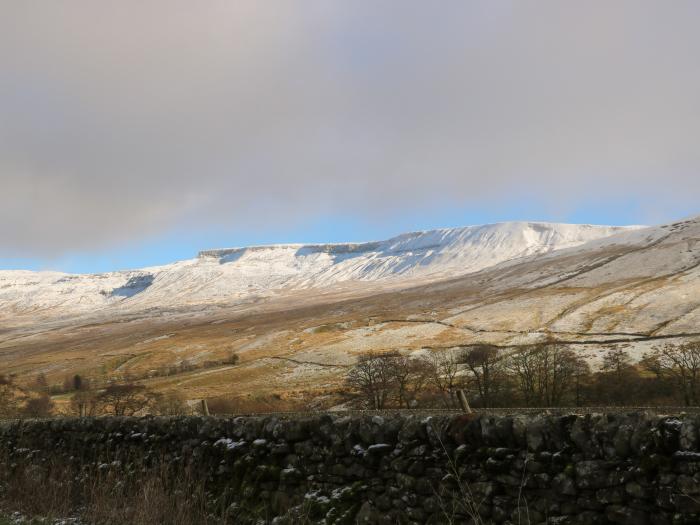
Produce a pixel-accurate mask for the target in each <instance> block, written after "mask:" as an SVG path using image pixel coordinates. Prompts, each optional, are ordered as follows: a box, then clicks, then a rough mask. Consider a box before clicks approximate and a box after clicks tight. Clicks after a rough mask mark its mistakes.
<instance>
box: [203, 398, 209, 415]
mask: <svg viewBox="0 0 700 525" xmlns="http://www.w3.org/2000/svg"><path fill="white" fill-rule="evenodd" d="M202 414H204V415H205V416H208V415H209V405H207V400H206V399H202Z"/></svg>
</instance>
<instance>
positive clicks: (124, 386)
mask: <svg viewBox="0 0 700 525" xmlns="http://www.w3.org/2000/svg"><path fill="white" fill-rule="evenodd" d="M63 386H64V388H65V389H66V390H68V391H70V392H72V393H73V395H72V397H71V399H70V402H69V403H68V404H67V405H64V406H63V407H61V410H60V413H59V410H58V409H57V406H56V404H55V403H54V401H53V400H52V398H51V393H52V388H51V387H50V386H49V384H48V382H47V380H46V377H45V376H44V374H39V375H38V376H36V378H35V379H34V381H33V382H32V383H30V384H28V385H25V384H20V383H19V382H18V381H16V378H15V377H14V376H8V375H0V418H23V417H27V418H42V417H50V416H54V415H67V416H68V415H72V416H100V415H113V416H134V415H141V414H146V413H147V414H155V415H178V414H186V413H188V412H189V411H190V409H189V407H188V406H187V404H186V402H185V400H184V398H183V397H181V396H180V395H178V394H174V393H171V394H163V393H159V392H153V391H151V390H149V389H148V388H147V387H146V386H144V385H142V384H139V383H136V382H134V381H131V380H128V379H127V380H121V381H112V382H110V383H108V384H106V385H101V386H97V385H95V384H94V382H91V381H89V380H88V379H87V378H84V377H83V376H81V375H79V374H76V375H74V376H72V377H71V378H70V380H68V379H67V380H65V381H64V385H63Z"/></svg>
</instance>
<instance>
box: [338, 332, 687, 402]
mask: <svg viewBox="0 0 700 525" xmlns="http://www.w3.org/2000/svg"><path fill="white" fill-rule="evenodd" d="M344 389H345V395H346V396H347V398H348V401H349V403H350V404H351V405H353V406H357V407H363V408H373V409H383V408H414V407H424V408H430V407H443V408H457V407H458V400H457V391H458V390H464V391H465V393H466V394H467V396H468V399H469V402H470V404H471V405H472V406H474V407H482V408H497V407H566V406H572V407H575V406H630V405H637V406H640V405H650V406H656V405H686V406H697V405H698V404H700V342H699V341H692V342H688V343H684V344H673V343H667V344H664V345H661V346H657V347H655V348H654V349H653V350H652V351H651V352H649V353H647V354H646V355H644V356H643V358H642V359H641V360H640V361H638V362H636V363H635V362H633V361H632V359H631V357H630V355H629V354H628V353H627V352H626V351H625V349H624V348H619V347H613V346H611V347H609V348H607V349H606V351H605V352H604V354H603V355H602V359H600V363H599V364H596V365H594V366H591V364H590V362H589V361H588V360H586V359H584V358H583V357H582V356H581V354H580V353H578V352H576V351H574V350H572V349H571V348H569V347H567V346H566V345H563V344H560V343H557V342H555V341H546V342H542V343H537V344H531V345H525V346H518V347H513V348H500V347H496V346H494V345H488V344H475V345H469V346H464V347H459V348H455V349H452V350H445V351H439V352H425V353H423V354H422V355H418V356H407V355H402V354H400V353H398V352H387V353H374V352H370V353H367V354H363V355H361V356H359V357H358V358H357V361H356V363H355V364H354V365H353V366H352V367H351V368H350V369H349V371H348V373H347V375H346V378H345V387H344Z"/></svg>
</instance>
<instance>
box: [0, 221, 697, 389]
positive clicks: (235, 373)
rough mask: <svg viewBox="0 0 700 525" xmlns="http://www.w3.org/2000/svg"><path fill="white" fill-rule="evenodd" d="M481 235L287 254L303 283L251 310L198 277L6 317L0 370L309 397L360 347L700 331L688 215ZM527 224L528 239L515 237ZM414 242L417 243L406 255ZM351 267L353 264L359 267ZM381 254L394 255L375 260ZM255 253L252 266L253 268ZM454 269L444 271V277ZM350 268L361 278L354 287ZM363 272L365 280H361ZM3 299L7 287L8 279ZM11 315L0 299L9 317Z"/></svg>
mask: <svg viewBox="0 0 700 525" xmlns="http://www.w3.org/2000/svg"><path fill="white" fill-rule="evenodd" d="M484 228H486V230H481V233H480V235H481V237H477V236H476V233H475V231H478V229H473V230H471V231H469V229H463V230H461V232H460V234H457V233H454V232H455V230H445V232H453V234H452V235H451V236H445V238H450V239H457V238H459V239H460V240H459V242H457V241H455V243H454V244H452V245H450V244H449V243H445V245H444V246H443V248H442V249H441V250H439V251H437V250H435V248H430V246H432V245H434V242H433V241H432V240H431V239H430V237H433V238H436V237H437V238H439V235H440V234H439V233H435V232H431V233H430V234H427V233H426V234H410V235H412V237H410V239H411V240H410V242H409V241H407V242H409V243H410V245H411V249H410V250H406V251H403V250H404V249H403V248H401V243H400V242H399V241H397V240H392V241H393V243H392V242H391V241H386V243H379V246H378V245H376V244H375V245H371V246H367V245H359V246H357V245H343V246H344V247H343V248H338V245H330V246H322V247H305V249H304V251H303V253H302V255H300V256H299V257H301V258H302V260H305V261H311V259H307V257H311V258H314V259H315V262H314V264H313V267H314V269H315V273H314V275H315V277H314V279H315V280H314V281H309V280H308V279H309V278H308V277H304V278H302V277H301V276H302V275H304V276H308V275H309V272H306V273H304V272H301V271H297V272H296V273H294V274H293V275H287V277H279V280H278V281H275V282H276V283H285V286H287V287H288V288H287V289H286V290H285V291H284V292H283V293H282V292H280V288H279V287H277V286H278V284H275V285H274V286H273V285H269V287H268V288H266V290H268V291H269V292H270V293H269V295H267V296H266V297H265V299H264V300H258V301H257V302H254V303H253V302H252V301H250V300H249V299H248V300H242V301H236V300H229V299H230V296H226V295H225V294H222V296H221V297H223V298H225V300H222V301H220V302H218V303H214V304H209V305H204V306H202V303H201V302H197V301H200V299H199V298H200V297H204V295H200V294H203V293H204V291H205V290H207V286H205V285H201V284H200V285H199V287H198V286H192V287H191V294H190V297H192V298H195V299H196V300H193V301H192V304H193V306H190V307H183V306H181V307H180V308H176V309H170V310H168V309H163V310H157V309H151V310H144V311H142V312H139V311H138V310H137V309H136V307H134V309H133V310H126V309H125V308H122V309H120V308H119V307H118V306H116V304H111V303H108V305H107V306H108V307H109V308H113V310H112V311H114V312H115V313H123V315H122V316H121V317H120V316H116V315H115V316H111V315H108V316H105V315H104V314H105V313H107V312H109V311H110V310H107V309H103V310H100V311H99V312H98V313H96V314H93V315H92V316H87V315H84V316H80V317H75V318H73V319H65V318H64V319H54V320H48V321H47V322H44V323H33V324H32V323H29V322H27V321H26V320H25V321H23V322H22V323H20V324H17V325H16V326H15V327H14V328H11V327H10V325H9V323H3V325H4V326H6V327H8V328H5V330H4V331H3V333H2V334H1V335H0V341H1V342H0V367H2V368H4V369H6V370H10V371H15V372H18V373H20V374H30V373H37V372H38V371H43V372H45V373H46V374H47V375H49V377H50V378H51V377H55V378H60V377H63V375H65V374H67V373H73V372H81V373H86V374H88V375H89V374H105V375H107V376H110V375H119V374H124V373H127V372H129V373H132V374H134V375H136V376H138V377H147V376H149V375H152V374H153V371H155V370H157V369H158V368H159V367H163V366H168V365H173V364H175V365H176V364H178V363H181V362H182V361H183V360H188V361H189V362H192V363H193V364H196V365H197V366H198V367H199V368H197V369H196V370H191V371H187V372H184V373H181V374H176V375H172V376H167V377H150V378H149V379H145V381H146V383H147V384H149V385H150V386H152V387H153V388H156V389H158V390H162V391H169V390H178V391H182V392H185V393H186V395H187V396H188V397H190V398H198V397H205V396H216V395H223V394H231V393H232V394H234V395H237V396H265V395H272V394H273V393H274V394H279V393H282V394H283V395H284V396H288V397H292V398H294V397H297V398H305V397H306V398H308V397H309V396H317V395H319V394H324V393H327V392H332V391H333V389H334V388H336V387H337V385H338V382H339V380H340V378H341V377H342V374H343V372H344V370H345V367H346V366H348V365H349V364H350V363H352V362H353V360H354V359H355V357H356V356H357V355H358V354H359V353H361V352H364V351H367V350H376V351H384V350H400V351H403V352H407V353H413V352H426V351H439V350H440V349H445V348H450V347H454V346H459V345H463V344H468V343H471V342H476V341H488V342H492V343H494V344H499V345H504V346H505V345H518V344H522V343H525V342H530V341H534V340H538V339H543V338H546V337H555V338H556V339H558V340H561V341H565V342H567V343H568V344H570V345H571V346H572V348H575V349H576V350H577V351H580V352H582V353H584V354H585V355H586V356H588V357H590V359H591V360H593V361H595V360H596V359H597V358H598V356H599V355H600V353H601V352H602V351H603V350H604V349H605V347H606V346H607V345H611V344H612V345H617V346H624V347H626V348H627V349H628V350H629V351H630V352H631V353H632V354H633V355H641V354H642V353H643V352H645V351H646V350H648V349H650V348H651V347H652V346H653V345H654V344H658V343H659V342H662V341H665V340H671V341H674V340H684V339H687V338H689V337H695V336H697V335H698V334H699V333H700V278H699V277H700V245H699V244H698V240H700V218H695V219H690V220H686V221H680V222H677V223H673V224H668V225H663V226H658V227H652V228H644V229H632V230H623V231H619V230H618V231H617V232H616V233H615V232H614V231H612V232H611V233H612V235H607V236H600V235H598V236H597V238H593V239H591V240H589V241H588V242H582V240H583V239H582V235H581V232H587V233H589V234H590V233H591V232H593V233H592V236H595V232H597V231H598V230H596V229H594V228H590V227H584V228H583V229H580V230H576V229H571V230H567V231H569V232H571V233H572V235H570V236H568V237H567V236H565V235H563V234H562V233H561V232H562V230H561V229H558V228H555V229H556V234H555V233H553V231H554V230H553V229H549V230H546V229H545V231H546V232H547V233H542V230H538V228H534V227H533V226H532V225H530V224H527V225H517V227H516V226H515V225H508V229H509V232H508V234H507V235H506V237H507V236H510V238H511V239H512V238H517V239H527V242H526V243H525V246H524V247H523V245H518V246H517V247H511V246H509V249H510V251H509V252H508V254H509V257H501V256H499V255H494V250H486V249H483V250H479V249H473V250H472V249H468V248H466V247H465V246H467V242H469V240H475V239H477V238H478V239H480V242H482V243H484V244H485V243H486V239H490V240H492V241H493V244H492V246H501V244H499V242H500V241H499V239H503V238H504V237H499V235H497V234H495V233H494V230H493V229H494V228H495V229H497V230H498V229H500V232H501V234H502V233H503V228H505V226H503V225H500V226H498V227H497V226H496V225H494V226H489V227H484ZM489 229H491V230H490V234H487V232H489ZM514 231H515V232H516V233H513V232H514ZM532 231H534V232H539V234H538V235H536V236H535V237H528V235H530V234H529V232H532ZM574 231H575V232H576V233H575V234H574V233H573V232H574ZM464 232H469V233H464ZM460 235H461V236H460ZM504 235H505V234H504ZM555 238H556V242H554V241H553V239H555ZM397 239H402V237H399V238H397ZM542 239H549V244H547V243H540V241H541V240H542ZM420 243H422V244H420ZM538 243H540V244H538ZM420 246H423V247H424V251H423V252H422V253H421V255H416V254H417V253H418V252H419V247H420ZM553 246H557V247H558V248H559V249H554V248H553ZM511 248H512V249H511ZM301 249H302V248H301V247H296V248H291V247H283V248H281V247H275V248H265V249H262V250H261V249H245V250H225V251H217V252H209V253H204V254H202V256H200V258H198V259H196V260H194V261H188V262H186V263H176V265H173V266H172V267H170V269H169V270H164V269H162V268H161V269H159V270H157V271H155V272H154V274H155V278H154V281H153V283H152V284H151V285H149V286H148V287H147V288H145V289H144V290H143V291H142V292H140V293H137V294H134V295H133V296H131V297H128V298H123V299H120V300H119V301H121V304H124V305H126V304H128V303H129V301H131V302H132V304H138V303H137V300H140V301H144V307H145V304H147V303H145V298H146V297H147V294H149V293H150V294H152V293H154V292H153V290H155V289H156V288H155V287H156V282H158V281H160V283H159V284H158V286H159V287H160V286H162V288H160V289H161V290H167V289H168V288H167V287H166V284H167V283H170V286H174V285H175V282H176V279H174V275H175V273H176V271H182V270H175V268H187V267H188V265H189V267H197V268H199V269H203V268H209V269H210V271H212V272H218V273H215V275H218V276H219V277H218V280H217V281H214V282H218V283H219V284H218V287H219V289H223V287H224V282H223V281H224V279H223V277H222V275H223V274H224V272H234V273H235V272H238V271H239V270H240V267H239V270H236V271H234V270H231V269H233V268H236V266H235V263H245V268H247V269H248V271H250V275H251V276H254V275H264V274H265V272H267V270H263V269H261V268H269V267H270V265H271V264H272V263H271V262H270V261H269V259H267V256H264V254H266V253H267V254H268V255H269V253H270V251H277V250H281V251H283V252H284V251H286V252H290V251H292V250H296V252H298V251H300V250H301ZM354 250H357V251H354ZM392 250H393V251H392ZM339 251H340V253H339ZM431 251H432V253H431ZM436 252H437V255H436ZM358 253H359V254H362V255H357V254H358ZM457 253H461V254H462V256H461V257H462V259H461V260H460V259H459V257H457V256H456V255H455V254H457ZM501 253H503V252H501ZM295 257H296V256H290V258H289V259H288V260H287V262H285V263H284V264H282V265H281V266H280V267H281V268H283V269H284V270H283V269H280V270H279V272H278V273H276V274H275V275H277V276H281V275H283V274H284V272H285V271H286V269H288V268H290V267H294V266H293V264H291V263H290V262H289V261H295V260H296V258H295ZM231 259H236V261H233V260H231ZM330 260H333V261H335V262H334V263H333V264H331V263H330V262H329V261H330ZM360 260H362V261H365V262H364V263H363V264H359V261H360ZM382 260H384V261H385V262H386V261H387V260H391V261H392V264H391V265H389V264H385V265H383V266H382V265H381V264H379V262H380V261H382ZM416 260H422V261H426V264H424V265H422V264H418V263H416ZM253 261H258V262H259V264H260V266H259V267H257V268H258V269H256V270H255V271H253V270H251V269H252V268H256V265H255V264H253ZM320 261H325V262H323V263H321V262H320ZM367 261H374V262H375V263H376V264H374V265H370V264H369V263H368V262H367ZM406 261H412V264H410V265H408V264H407V263H406ZM231 263H233V266H229V267H227V266H226V265H227V264H231ZM402 263H403V266H402ZM272 266H274V265H272ZM222 267H223V268H222ZM280 267H277V268H280ZM389 267H391V268H392V271H391V272H389V270H388V269H389ZM340 268H342V269H343V272H342V273H341V272H339V269H340ZM360 268H361V269H362V271H363V272H365V273H362V272H360ZM379 268H383V270H382V271H385V272H386V273H381V272H380V271H379V270H378V269H379ZM450 268H457V270H450ZM402 269H403V273H402ZM375 270H376V272H377V273H372V271H375ZM452 271H454V272H455V273H454V275H455V276H454V277H450V278H445V273H446V274H448V275H449V274H450V272H452ZM159 272H163V273H159ZM352 272H360V273H352ZM443 272H445V273H443ZM457 272H460V273H457ZM468 272H469V273H468ZM204 273H205V272H202V274H204ZM227 275H228V273H227ZM238 275H240V274H238ZM341 275H342V277H341ZM351 275H352V276H355V277H352V278H354V279H358V280H357V281H353V280H351V279H352V278H351V277H349V276H351ZM368 275H373V276H374V277H373V278H374V279H376V280H375V281H363V280H361V279H362V277H363V276H364V277H366V276H368ZM167 276H170V277H171V279H170V280H169V279H167V278H166V277H167ZM321 276H323V277H321ZM331 276H335V278H336V279H337V281H335V282H333V284H332V285H330V284H328V285H324V286H321V285H320V284H319V283H322V282H330V281H323V279H330V278H331ZM251 281H253V278H252V277H251ZM210 286H214V285H210ZM151 288H153V290H151ZM171 290H174V288H171ZM273 290H274V293H272V291H273ZM3 293H8V292H7V289H6V288H4V289H3ZM161 293H164V292H161ZM139 295H141V296H142V298H141V299H137V298H138V296H139ZM182 297H187V296H186V295H184V296H182ZM241 297H242V296H241ZM108 301H114V302H115V303H116V301H117V299H114V298H112V299H108ZM177 301H179V302H177ZM182 301H183V299H181V298H177V300H172V302H171V303H169V304H180V305H183V304H184V303H183V302H182ZM13 308H18V306H14V307H13ZM8 311H9V310H8V309H7V308H3V312H4V315H6V316H7V318H8V319H9V318H10V316H9V315H8V314H7V312H8ZM127 314H128V315H127ZM19 317H22V315H20V316H19ZM17 318H18V317H17V316H15V317H12V319H14V320H16V319H17ZM13 322H14V321H13ZM230 351H236V352H237V353H238V354H239V356H240V358H241V361H240V363H239V364H237V365H235V366H234V365H226V364H216V363H217V360H222V359H225V357H226V355H227V354H228V353H229V352H230Z"/></svg>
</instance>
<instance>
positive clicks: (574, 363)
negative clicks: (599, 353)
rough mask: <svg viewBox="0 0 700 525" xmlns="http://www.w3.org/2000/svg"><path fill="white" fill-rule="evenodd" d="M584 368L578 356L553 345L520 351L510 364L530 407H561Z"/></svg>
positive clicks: (553, 343)
mask: <svg viewBox="0 0 700 525" xmlns="http://www.w3.org/2000/svg"><path fill="white" fill-rule="evenodd" d="M582 366H583V361H582V360H581V359H580V358H578V357H577V356H576V354H575V353H574V352H572V351H571V350H569V349H567V348H566V347H565V346H563V345H561V344H558V343H556V342H551V341H548V342H545V343H540V344H535V345H530V346H526V347H524V348H520V349H518V350H516V351H515V352H513V353H512V354H511V355H510V356H509V357H508V361H507V368H508V370H509V371H510V372H511V373H512V374H513V376H514V377H515V379H516V382H517V385H518V389H519V390H520V393H521V395H522V397H523V400H524V401H525V404H526V405H527V406H558V405H560V404H561V403H562V401H563V399H564V396H565V394H566V393H567V392H568V390H569V389H570V388H571V384H572V381H571V379H572V378H573V377H574V376H575V375H576V374H577V373H579V372H580V370H581V367H582Z"/></svg>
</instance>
